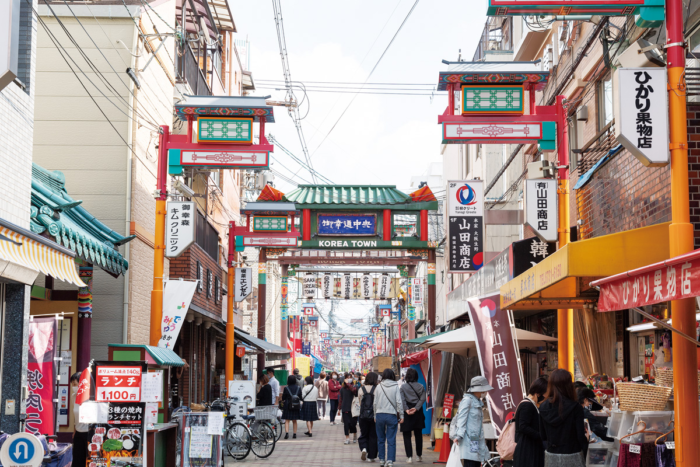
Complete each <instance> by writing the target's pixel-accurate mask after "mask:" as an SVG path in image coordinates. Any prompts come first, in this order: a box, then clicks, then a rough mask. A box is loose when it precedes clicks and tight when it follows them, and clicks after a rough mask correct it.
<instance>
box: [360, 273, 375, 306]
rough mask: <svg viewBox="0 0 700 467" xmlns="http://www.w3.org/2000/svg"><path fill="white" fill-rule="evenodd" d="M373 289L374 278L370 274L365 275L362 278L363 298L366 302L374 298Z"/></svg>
mask: <svg viewBox="0 0 700 467" xmlns="http://www.w3.org/2000/svg"><path fill="white" fill-rule="evenodd" d="M372 287H373V281H372V276H370V275H369V274H364V275H363V276H362V298H364V299H365V300H369V299H371V298H372V292H373V290H372Z"/></svg>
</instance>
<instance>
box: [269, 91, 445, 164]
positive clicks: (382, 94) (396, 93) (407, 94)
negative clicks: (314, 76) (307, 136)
mask: <svg viewBox="0 0 700 467" xmlns="http://www.w3.org/2000/svg"><path fill="white" fill-rule="evenodd" d="M256 89H272V90H275V91H282V90H283V89H280V88H268V87H265V86H257V87H256ZM308 92H330V93H335V94H374V95H380V96H419V97H421V96H423V97H433V96H435V94H433V93H431V94H418V93H399V92H372V91H371V92H364V91H331V90H322V89H309V90H308ZM319 146H320V145H319ZM316 149H318V148H316ZM315 152H316V151H314V153H315Z"/></svg>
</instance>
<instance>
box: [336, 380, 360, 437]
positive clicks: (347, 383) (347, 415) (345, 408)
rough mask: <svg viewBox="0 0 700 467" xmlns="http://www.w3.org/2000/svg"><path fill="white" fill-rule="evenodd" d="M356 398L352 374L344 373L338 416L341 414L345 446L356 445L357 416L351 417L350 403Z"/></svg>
mask: <svg viewBox="0 0 700 467" xmlns="http://www.w3.org/2000/svg"><path fill="white" fill-rule="evenodd" d="M356 396H357V388H356V387H355V385H354V384H353V383H352V373H345V379H344V381H343V385H342V387H341V388H340V393H339V395H338V415H341V413H342V417H343V418H342V420H343V429H344V430H345V444H350V433H352V442H353V443H357V416H353V413H352V403H353V401H354V400H355V397H356Z"/></svg>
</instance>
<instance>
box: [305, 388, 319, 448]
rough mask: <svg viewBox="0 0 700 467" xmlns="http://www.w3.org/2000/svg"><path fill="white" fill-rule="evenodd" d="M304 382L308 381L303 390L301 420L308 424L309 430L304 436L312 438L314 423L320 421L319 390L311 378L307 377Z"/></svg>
mask: <svg viewBox="0 0 700 467" xmlns="http://www.w3.org/2000/svg"><path fill="white" fill-rule="evenodd" d="M304 381H306V386H304V387H303V388H302V390H301V403H302V406H301V419H302V420H304V421H305V422H306V429H307V430H308V431H307V432H306V433H304V434H305V435H306V436H308V437H309V438H310V437H312V436H313V430H314V422H315V421H316V420H318V407H317V406H316V401H317V400H318V388H317V387H316V386H315V385H314V379H313V378H312V377H311V376H307V377H306V378H305V379H304Z"/></svg>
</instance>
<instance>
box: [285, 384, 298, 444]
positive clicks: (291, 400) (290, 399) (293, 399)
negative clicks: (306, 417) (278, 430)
mask: <svg viewBox="0 0 700 467" xmlns="http://www.w3.org/2000/svg"><path fill="white" fill-rule="evenodd" d="M282 401H283V402H284V409H283V410H282V419H283V420H284V439H289V422H290V421H291V422H292V426H293V428H294V435H293V436H292V438H296V437H297V420H299V419H300V418H301V388H300V387H299V386H298V385H297V377H296V376H295V375H289V377H288V378H287V387H286V388H284V392H283V393H282Z"/></svg>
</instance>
